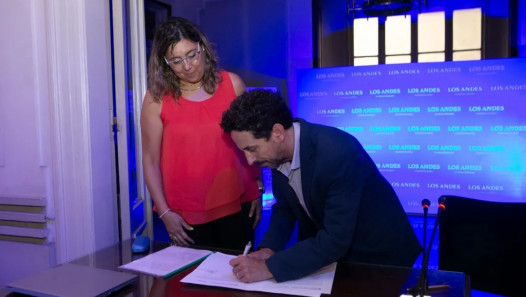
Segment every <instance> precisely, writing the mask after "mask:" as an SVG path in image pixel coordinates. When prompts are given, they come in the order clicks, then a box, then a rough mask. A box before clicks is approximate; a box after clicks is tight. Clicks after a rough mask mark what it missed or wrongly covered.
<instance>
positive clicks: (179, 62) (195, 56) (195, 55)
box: [164, 42, 201, 69]
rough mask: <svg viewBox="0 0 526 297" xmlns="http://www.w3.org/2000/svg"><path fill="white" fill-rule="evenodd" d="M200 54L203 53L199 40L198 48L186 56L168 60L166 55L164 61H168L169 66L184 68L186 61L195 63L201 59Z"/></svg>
mask: <svg viewBox="0 0 526 297" xmlns="http://www.w3.org/2000/svg"><path fill="white" fill-rule="evenodd" d="M199 54H201V45H200V44H199V42H198V43H197V50H193V51H191V52H189V53H188V54H187V55H186V57H185V58H182V59H179V58H176V59H173V60H168V59H166V57H164V61H165V62H166V64H167V65H168V66H170V65H172V66H173V67H175V68H176V69H182V68H183V65H184V63H185V62H186V63H195V62H196V61H197V60H199Z"/></svg>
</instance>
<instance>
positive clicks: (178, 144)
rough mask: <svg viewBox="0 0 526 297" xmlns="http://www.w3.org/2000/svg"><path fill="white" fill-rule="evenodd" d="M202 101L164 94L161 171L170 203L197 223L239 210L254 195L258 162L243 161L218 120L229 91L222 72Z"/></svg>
mask: <svg viewBox="0 0 526 297" xmlns="http://www.w3.org/2000/svg"><path fill="white" fill-rule="evenodd" d="M220 75H221V81H220V83H219V86H218V88H217V90H216V92H215V94H214V95H213V96H212V97H210V98H209V99H207V100H204V101H202V102H194V101H189V100H187V99H185V98H184V97H182V96H180V97H179V98H178V101H177V102H176V101H175V100H174V99H173V95H164V96H163V101H162V109H161V120H162V122H163V138H162V145H161V174H162V179H163V187H164V194H165V197H166V202H167V203H168V205H169V207H170V209H171V210H172V211H174V212H176V213H178V214H179V215H181V216H182V217H183V218H184V219H185V220H186V221H187V222H188V223H189V224H203V223H206V222H209V221H212V220H215V219H218V218H221V217H224V216H226V215H230V214H233V213H236V212H238V211H240V210H241V207H240V203H242V202H246V201H251V200H254V199H256V198H258V197H259V192H258V188H257V183H256V178H257V177H258V176H259V172H260V171H259V168H254V166H249V165H248V164H247V161H246V159H245V157H244V155H243V153H242V152H240V151H239V149H238V148H237V147H236V146H235V144H234V143H233V141H232V139H231V138H230V135H228V134H225V133H224V132H223V130H222V129H221V127H220V126H219V123H220V122H221V116H222V114H223V111H225V110H227V109H228V107H229V105H230V102H232V101H233V100H234V99H235V97H236V94H235V91H234V87H233V85H232V81H231V79H230V76H229V75H228V73H227V72H224V71H222V72H220Z"/></svg>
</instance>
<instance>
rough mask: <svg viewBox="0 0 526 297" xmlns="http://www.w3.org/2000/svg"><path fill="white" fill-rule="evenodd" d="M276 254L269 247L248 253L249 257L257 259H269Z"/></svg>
mask: <svg viewBox="0 0 526 297" xmlns="http://www.w3.org/2000/svg"><path fill="white" fill-rule="evenodd" d="M272 255H274V251H273V250H271V249H269V248H262V249H260V250H257V251H255V252H253V253H250V254H248V255H247V257H249V258H252V259H257V260H267V259H268V258H270V256H272Z"/></svg>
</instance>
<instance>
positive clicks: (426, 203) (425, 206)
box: [422, 199, 431, 267]
mask: <svg viewBox="0 0 526 297" xmlns="http://www.w3.org/2000/svg"><path fill="white" fill-rule="evenodd" d="M429 205H431V202H429V199H423V200H422V208H423V209H424V238H423V239H422V247H423V248H424V249H425V247H426V230H427V211H428V210H429ZM424 254H425V253H424ZM424 260H425V257H424V255H423V254H422V267H424Z"/></svg>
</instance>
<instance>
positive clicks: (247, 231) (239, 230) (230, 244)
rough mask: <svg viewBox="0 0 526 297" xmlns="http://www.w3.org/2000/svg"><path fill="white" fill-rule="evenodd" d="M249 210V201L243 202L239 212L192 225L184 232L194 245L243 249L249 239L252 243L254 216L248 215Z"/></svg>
mask: <svg viewBox="0 0 526 297" xmlns="http://www.w3.org/2000/svg"><path fill="white" fill-rule="evenodd" d="M249 211H250V202H247V203H243V204H242V205H241V211H240V212H238V213H235V214H231V215H228V216H226V217H222V218H219V219H217V220H214V221H211V222H208V223H204V224H200V225H193V227H194V230H192V231H189V230H186V233H187V234H188V236H190V238H192V239H193V240H194V242H195V245H200V246H206V247H212V248H220V249H230V250H237V251H243V250H244V248H245V245H246V244H247V243H248V242H249V241H252V245H253V244H254V229H253V228H252V226H253V224H254V217H252V218H249V217H248V214H249Z"/></svg>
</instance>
